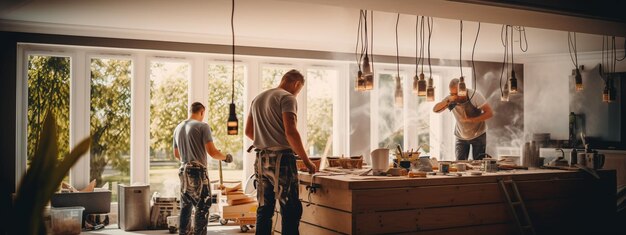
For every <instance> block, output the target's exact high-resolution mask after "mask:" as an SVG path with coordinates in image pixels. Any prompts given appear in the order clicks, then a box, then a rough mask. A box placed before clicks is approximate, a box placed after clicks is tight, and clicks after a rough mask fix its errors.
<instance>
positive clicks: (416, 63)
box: [415, 16, 420, 76]
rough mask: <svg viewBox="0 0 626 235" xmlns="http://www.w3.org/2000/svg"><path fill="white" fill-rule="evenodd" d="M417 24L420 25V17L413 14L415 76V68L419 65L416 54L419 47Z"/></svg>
mask: <svg viewBox="0 0 626 235" xmlns="http://www.w3.org/2000/svg"><path fill="white" fill-rule="evenodd" d="M419 25H420V17H419V16H415V76H417V68H418V67H419V56H418V49H419V38H418V34H419Z"/></svg>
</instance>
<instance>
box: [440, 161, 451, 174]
mask: <svg viewBox="0 0 626 235" xmlns="http://www.w3.org/2000/svg"><path fill="white" fill-rule="evenodd" d="M439 172H440V173H443V174H448V173H450V162H439Z"/></svg>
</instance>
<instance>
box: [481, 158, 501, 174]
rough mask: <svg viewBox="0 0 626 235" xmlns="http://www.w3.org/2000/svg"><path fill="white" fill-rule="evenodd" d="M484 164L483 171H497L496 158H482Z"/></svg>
mask: <svg viewBox="0 0 626 235" xmlns="http://www.w3.org/2000/svg"><path fill="white" fill-rule="evenodd" d="M484 160H485V161H484V164H485V167H484V168H485V172H497V171H498V164H497V161H496V159H484Z"/></svg>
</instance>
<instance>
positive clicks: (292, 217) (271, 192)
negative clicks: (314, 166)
mask: <svg viewBox="0 0 626 235" xmlns="http://www.w3.org/2000/svg"><path fill="white" fill-rule="evenodd" d="M277 161H280V165H278V164H277ZM254 164H255V168H254V169H255V173H256V175H257V199H258V202H259V207H258V208H257V211H256V212H257V214H256V218H257V221H256V226H257V227H256V234H263V235H269V234H272V217H273V216H274V207H275V205H276V198H277V197H278V198H279V199H278V202H279V204H280V214H281V222H282V227H281V228H282V230H281V231H282V234H288V235H294V234H295V235H297V234H300V233H299V231H298V230H299V226H300V218H301V217H302V204H301V203H300V199H299V196H298V170H297V169H296V158H295V156H294V154H293V152H291V151H286V152H272V151H263V150H261V151H260V152H258V153H257V158H256V162H255V163H254ZM277 175H278V177H276V176H277ZM276 178H278V180H276ZM277 181H278V182H277ZM276 184H278V185H276ZM275 191H276V193H275ZM276 195H278V196H276Z"/></svg>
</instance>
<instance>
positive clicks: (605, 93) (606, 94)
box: [602, 85, 611, 103]
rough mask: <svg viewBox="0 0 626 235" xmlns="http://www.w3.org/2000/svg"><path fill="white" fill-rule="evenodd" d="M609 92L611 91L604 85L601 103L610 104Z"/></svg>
mask: <svg viewBox="0 0 626 235" xmlns="http://www.w3.org/2000/svg"><path fill="white" fill-rule="evenodd" d="M610 92H611V91H610V90H609V86H606V85H605V86H604V91H602V102H606V103H609V102H611V99H610V97H609V95H610V94H609V93H610Z"/></svg>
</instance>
